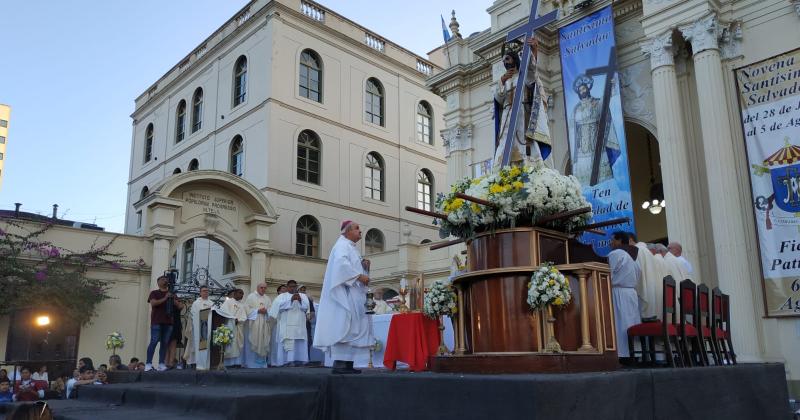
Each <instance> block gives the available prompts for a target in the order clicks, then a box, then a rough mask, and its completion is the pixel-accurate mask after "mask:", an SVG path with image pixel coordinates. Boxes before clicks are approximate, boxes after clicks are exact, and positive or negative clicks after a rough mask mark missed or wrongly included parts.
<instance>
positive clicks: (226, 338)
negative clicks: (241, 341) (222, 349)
mask: <svg viewBox="0 0 800 420" xmlns="http://www.w3.org/2000/svg"><path fill="white" fill-rule="evenodd" d="M231 341H233V331H231V329H230V328H228V327H227V326H225V325H220V326H219V327H217V328H216V329H215V330H214V334H212V336H211V342H212V343H214V344H215V345H217V346H227V345H228V344H230V343H231Z"/></svg>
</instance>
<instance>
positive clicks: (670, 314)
mask: <svg viewBox="0 0 800 420" xmlns="http://www.w3.org/2000/svg"><path fill="white" fill-rule="evenodd" d="M662 287H663V288H664V295H663V297H662V302H663V305H662V308H663V309H662V311H661V319H660V320H658V321H656V322H643V323H641V324H636V325H634V326H632V327H630V328H628V350H629V351H630V355H631V357H636V354H635V353H636V352H635V351H634V348H633V337H644V338H649V339H650V342H651V343H652V344H651V346H650V353H651V354H653V355H654V356H655V352H656V351H655V345H654V344H655V341H656V339H661V340H662V341H663V342H664V356H665V357H666V359H667V362H668V363H669V365H670V366H672V367H675V358H674V357H673V355H672V351H673V350H672V342H673V341H674V342H675V348H676V349H679V348H680V343H679V342H678V327H679V326H678V325H676V324H675V313H676V310H675V280H673V279H672V276H666V277H664V281H663V286H662ZM644 352H645V349H644V347H642V351H640V352H639V353H642V357H643V358H644ZM654 359H655V357H654ZM683 359H684V358H683V357H681V358H680V362H681V366H683Z"/></svg>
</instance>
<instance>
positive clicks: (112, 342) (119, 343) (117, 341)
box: [106, 331, 125, 354]
mask: <svg viewBox="0 0 800 420" xmlns="http://www.w3.org/2000/svg"><path fill="white" fill-rule="evenodd" d="M124 346H125V338H124V337H122V334H120V332H119V331H114V332H112V333H111V334H109V335H108V338H106V348H107V349H108V350H111V352H112V354H117V349H121V348H123V347H124Z"/></svg>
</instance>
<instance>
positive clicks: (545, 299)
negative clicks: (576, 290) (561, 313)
mask: <svg viewBox="0 0 800 420" xmlns="http://www.w3.org/2000/svg"><path fill="white" fill-rule="evenodd" d="M571 299H572V292H571V291H570V289H569V281H568V280H567V278H566V277H564V275H563V274H561V272H560V271H558V270H557V269H556V268H555V267H553V266H552V265H551V264H549V263H544V264H542V265H541V266H539V269H538V270H536V272H534V273H533V275H532V276H531V281H530V283H528V305H530V307H531V309H533V310H538V309H544V308H546V307H547V306H548V305H555V306H566V305H567V304H569V302H570V300H571Z"/></svg>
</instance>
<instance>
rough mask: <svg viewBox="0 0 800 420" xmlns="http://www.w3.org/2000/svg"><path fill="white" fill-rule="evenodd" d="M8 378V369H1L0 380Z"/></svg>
mask: <svg viewBox="0 0 800 420" xmlns="http://www.w3.org/2000/svg"><path fill="white" fill-rule="evenodd" d="M4 379H8V371H7V370H5V369H0V381H2V380H4Z"/></svg>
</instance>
